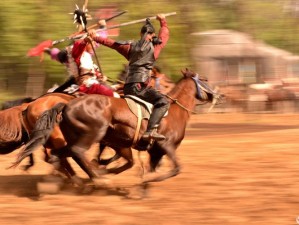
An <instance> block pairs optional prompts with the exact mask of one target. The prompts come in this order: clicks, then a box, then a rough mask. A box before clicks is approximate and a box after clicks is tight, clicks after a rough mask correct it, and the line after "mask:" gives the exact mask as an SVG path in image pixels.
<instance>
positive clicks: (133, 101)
mask: <svg viewBox="0 0 299 225" xmlns="http://www.w3.org/2000/svg"><path fill="white" fill-rule="evenodd" d="M124 99H125V100H126V102H127V104H128V106H129V109H130V110H131V112H132V113H133V114H134V115H135V116H137V117H138V114H139V113H138V107H140V109H141V119H149V117H150V115H151V113H152V111H153V108H154V106H153V104H151V103H149V102H146V101H144V100H142V99H141V98H138V97H136V96H134V95H125V96H124ZM167 114H168V111H167V112H166V113H165V115H164V117H165V116H167Z"/></svg>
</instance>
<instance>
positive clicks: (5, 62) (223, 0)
mask: <svg viewBox="0 0 299 225" xmlns="http://www.w3.org/2000/svg"><path fill="white" fill-rule="evenodd" d="M187 3H188V4H187ZM75 4H77V5H78V6H79V7H80V8H82V6H83V4H84V1H83V0H77V1H50V0H11V1H2V2H1V3H0V6H1V14H0V29H1V32H0V45H1V51H0V103H2V102H3V101H6V100H11V99H16V98H19V97H38V96H40V95H42V94H43V93H45V92H46V91H47V90H48V89H49V88H51V87H52V86H53V85H54V84H61V83H62V82H63V81H64V80H65V79H66V69H65V67H64V66H63V65H62V64H59V63H57V62H55V61H52V60H51V59H50V58H49V56H45V57H44V58H43V60H41V59H40V58H39V57H27V56H26V54H27V52H28V50H29V49H30V48H32V47H34V46H36V45H37V44H39V43H41V42H42V41H45V40H53V41H54V40H59V39H62V38H65V37H67V36H69V35H70V34H72V33H74V32H76V25H75V24H73V18H72V15H70V14H69V13H71V12H73V11H74V10H75ZM88 9H89V14H90V15H91V16H92V17H93V18H94V20H93V21H89V22H88V25H92V24H93V23H95V22H96V21H97V20H98V19H101V18H103V16H104V14H105V12H107V10H108V11H109V10H112V11H113V12H120V11H123V10H127V11H128V12H127V13H125V14H124V15H122V16H120V17H118V18H116V19H114V20H113V23H115V24H117V23H124V22H129V21H132V20H137V19H142V18H146V17H149V16H155V15H156V14H158V13H168V12H177V15H175V16H170V17H167V21H168V25H169V28H170V31H171V36H170V40H169V42H168V44H167V46H166V48H165V49H164V50H163V51H162V53H161V55H160V58H159V59H158V61H157V65H158V66H159V67H160V68H161V70H162V72H163V73H165V74H167V75H168V76H169V77H170V78H171V79H172V80H173V81H174V82H175V81H177V80H178V79H179V78H180V76H181V75H180V74H181V73H180V70H181V69H184V68H186V67H188V68H190V69H192V70H195V71H196V72H198V73H200V74H203V75H205V76H206V77H208V79H209V83H210V84H211V85H212V87H213V88H217V89H218V90H219V91H220V92H221V93H223V94H225V95H226V103H225V104H222V105H220V106H218V107H215V108H214V109H213V110H214V112H231V111H234V112H235V111H238V112H262V113H263V112H279V113H281V112H298V110H299V103H298V98H299V24H298V22H299V0H271V1H268V0H263V1H260V0H250V1H246V0H189V1H186V0H171V1H170V0H152V1H151V3H150V4H149V3H148V2H142V1H141V2H140V1H138V2H136V1H127V0H126V1H124V0H115V1H110V2H109V3H107V1H102V0H96V1H89V3H88ZM153 24H154V26H155V27H156V29H158V26H159V24H158V23H157V21H154V22H153ZM141 26H142V24H140V23H139V24H134V25H129V26H125V27H122V28H121V29H119V30H115V31H113V30H112V31H111V38H113V39H115V40H133V39H135V40H137V39H138V38H139V30H140V27H141ZM67 44H69V43H66V42H62V43H60V44H59V45H57V47H64V46H67ZM97 55H98V57H99V60H100V63H101V67H102V69H103V72H104V74H105V75H106V76H108V77H110V78H112V79H116V78H117V77H118V75H119V73H120V72H121V71H122V70H123V67H124V64H126V60H125V58H123V57H122V56H120V55H119V54H118V53H116V52H115V51H113V50H111V49H108V48H105V47H100V48H98V49H97Z"/></svg>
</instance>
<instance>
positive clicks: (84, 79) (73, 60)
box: [45, 20, 119, 97]
mask: <svg viewBox="0 0 299 225" xmlns="http://www.w3.org/2000/svg"><path fill="white" fill-rule="evenodd" d="M99 24H100V25H101V26H100V28H102V27H104V26H105V25H106V22H105V20H101V21H99ZM96 35H97V36H101V37H103V38H106V37H107V33H106V32H103V31H100V32H98V33H97V34H96ZM92 45H93V46H92ZM98 46H99V44H98V43H96V42H91V41H90V39H89V38H85V39H81V40H77V41H75V42H74V44H73V45H72V46H68V47H66V48H65V49H63V50H59V49H57V48H52V49H46V50H45V52H46V53H48V54H49V55H50V56H51V59H53V60H56V61H58V62H60V63H62V64H65V65H66V67H67V70H68V74H69V75H70V78H69V79H68V80H67V81H66V82H65V83H64V84H62V85H61V86H60V87H58V88H57V89H56V90H54V92H59V91H63V90H65V89H66V88H67V87H68V86H70V84H71V83H76V84H77V85H78V86H79V89H78V90H79V92H83V93H86V94H102V95H107V96H115V97H119V96H118V94H117V93H115V92H114V91H113V89H112V88H111V87H109V86H107V85H106V84H104V82H105V81H106V80H107V78H106V77H105V76H104V75H103V74H102V73H101V72H100V71H99V68H98V66H97V65H96V64H95V63H94V62H93V59H92V56H93V54H94V52H93V50H94V49H95V48H96V47H98Z"/></svg>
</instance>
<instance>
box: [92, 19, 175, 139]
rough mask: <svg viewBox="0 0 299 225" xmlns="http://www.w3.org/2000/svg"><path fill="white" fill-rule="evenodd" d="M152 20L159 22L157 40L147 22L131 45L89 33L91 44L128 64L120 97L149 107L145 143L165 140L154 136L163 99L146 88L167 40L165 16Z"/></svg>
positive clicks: (162, 111)
mask: <svg viewBox="0 0 299 225" xmlns="http://www.w3.org/2000/svg"><path fill="white" fill-rule="evenodd" d="M156 18H157V20H159V21H160V31H159V35H158V37H157V36H156V35H155V29H154V27H153V26H152V24H151V23H150V21H149V19H147V21H146V24H145V25H144V26H143V27H142V28H141V32H140V35H141V39H140V40H138V41H135V42H122V43H121V42H116V41H114V40H112V39H109V38H102V37H97V36H96V35H95V32H94V31H90V32H89V35H90V37H91V38H92V39H93V40H94V41H96V42H98V43H100V44H102V45H105V46H107V47H110V48H112V49H115V50H116V51H118V52H119V53H120V54H122V55H123V56H124V57H125V58H126V59H127V60H128V61H129V70H128V76H127V78H126V81H125V85H124V94H125V95H135V96H137V97H139V98H141V99H143V100H145V101H147V102H150V103H152V104H153V106H154V109H153V112H152V114H151V116H150V119H149V121H148V126H147V130H146V132H145V133H144V134H143V136H142V138H143V139H145V140H150V139H155V140H164V139H165V137H164V136H163V135H161V134H159V133H157V127H158V126H159V124H160V121H161V119H162V118H163V116H164V114H165V113H166V111H167V110H168V108H169V105H170V104H169V101H168V100H167V99H166V97H165V96H164V95H162V94H161V93H160V92H158V91H157V90H155V89H154V88H151V87H150V86H149V85H148V84H149V83H150V72H151V70H152V68H153V65H154V62H155V61H156V60H157V58H158V56H159V54H160V51H161V49H162V48H163V47H164V46H165V45H166V43H167V41H168V39H169V30H168V26H167V23H166V19H165V16H164V15H163V14H159V15H157V16H156Z"/></svg>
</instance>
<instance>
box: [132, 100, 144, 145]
mask: <svg viewBox="0 0 299 225" xmlns="http://www.w3.org/2000/svg"><path fill="white" fill-rule="evenodd" d="M136 106H137V126H136V131H135V135H134V139H133V146H134V145H135V144H136V142H137V139H138V134H139V132H140V128H141V120H142V114H141V106H140V105H139V104H136Z"/></svg>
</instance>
